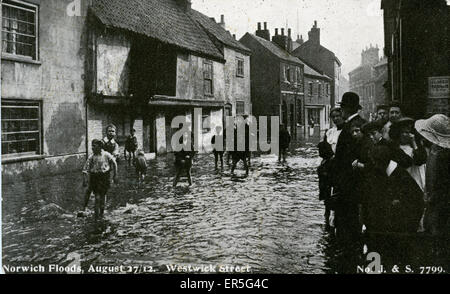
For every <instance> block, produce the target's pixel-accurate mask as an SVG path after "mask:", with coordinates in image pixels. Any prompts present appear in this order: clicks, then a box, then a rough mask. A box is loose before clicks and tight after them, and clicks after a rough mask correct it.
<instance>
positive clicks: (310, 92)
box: [308, 82, 313, 96]
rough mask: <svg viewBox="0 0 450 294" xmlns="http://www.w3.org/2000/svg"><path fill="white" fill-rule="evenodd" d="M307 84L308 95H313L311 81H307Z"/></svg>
mask: <svg viewBox="0 0 450 294" xmlns="http://www.w3.org/2000/svg"><path fill="white" fill-rule="evenodd" d="M308 86H309V88H308V94H309V96H312V95H313V83H311V82H309V83H308Z"/></svg>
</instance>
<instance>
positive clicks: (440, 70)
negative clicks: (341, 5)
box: [381, 0, 450, 118]
mask: <svg viewBox="0 0 450 294" xmlns="http://www.w3.org/2000/svg"><path fill="white" fill-rule="evenodd" d="M381 9H382V10H383V12H384V35H385V44H386V48H385V55H386V56H387V58H388V68H389V71H388V76H389V84H388V93H389V95H388V99H389V100H398V101H400V102H401V103H402V105H403V111H404V112H405V113H406V115H408V116H411V117H413V118H422V117H425V116H430V115H432V114H435V113H443V114H446V115H449V114H450V113H449V99H450V92H449V83H450V50H449V48H450V44H449V42H450V36H449V31H450V28H449V24H450V8H449V6H448V5H447V4H446V1H445V0H409V1H401V0H382V2H381Z"/></svg>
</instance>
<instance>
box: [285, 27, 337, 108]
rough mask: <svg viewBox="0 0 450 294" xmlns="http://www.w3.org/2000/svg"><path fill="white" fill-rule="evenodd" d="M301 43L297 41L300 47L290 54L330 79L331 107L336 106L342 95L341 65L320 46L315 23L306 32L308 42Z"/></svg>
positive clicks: (318, 32) (335, 57)
mask: <svg viewBox="0 0 450 294" xmlns="http://www.w3.org/2000/svg"><path fill="white" fill-rule="evenodd" d="M302 42H303V39H302V38H301V39H298V43H297V44H299V45H300V46H298V47H297V48H296V49H295V50H294V51H293V52H292V55H294V56H296V57H298V58H300V59H302V60H304V61H305V62H307V63H308V64H309V65H310V66H312V67H314V68H315V69H317V70H319V71H320V72H323V73H324V74H325V75H327V76H328V77H330V78H331V80H332V81H331V106H335V105H337V104H338V103H339V102H340V99H341V98H342V95H343V94H344V93H340V80H341V65H342V64H341V62H340V60H339V59H338V58H337V56H336V55H335V54H334V53H333V52H332V51H330V50H328V49H327V48H325V47H324V46H322V45H321V44H320V28H319V27H318V26H317V21H315V22H314V26H313V27H312V28H311V30H310V31H309V32H308V41H306V42H303V43H302ZM300 43H301V44H300Z"/></svg>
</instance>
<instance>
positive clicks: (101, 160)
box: [83, 140, 117, 220]
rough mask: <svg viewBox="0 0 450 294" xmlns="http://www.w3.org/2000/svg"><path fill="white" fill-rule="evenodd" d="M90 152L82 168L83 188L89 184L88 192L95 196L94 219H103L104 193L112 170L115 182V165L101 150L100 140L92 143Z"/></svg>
mask: <svg viewBox="0 0 450 294" xmlns="http://www.w3.org/2000/svg"><path fill="white" fill-rule="evenodd" d="M92 152H93V154H92V155H91V156H89V159H88V160H87V161H86V164H85V165H84V168H83V175H84V177H83V186H84V187H86V186H87V185H88V183H89V190H90V191H92V192H94V194H95V219H96V220H97V219H98V218H103V213H104V210H105V201H106V193H107V192H108V189H109V187H110V172H111V170H113V180H114V182H117V163H116V160H115V159H114V157H113V156H112V155H111V154H110V153H109V152H106V151H104V150H103V143H102V141H100V140H93V141H92Z"/></svg>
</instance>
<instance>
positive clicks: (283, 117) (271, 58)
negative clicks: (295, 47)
mask: <svg viewBox="0 0 450 294" xmlns="http://www.w3.org/2000/svg"><path fill="white" fill-rule="evenodd" d="M290 34H291V30H290V29H289V30H288V34H285V32H284V29H281V34H279V30H278V29H275V35H274V36H273V37H272V39H271V38H270V32H269V30H268V29H267V23H264V28H261V23H258V30H257V31H256V33H255V34H251V33H246V34H245V35H244V36H243V37H242V38H241V39H240V40H239V41H240V42H241V43H242V44H244V45H245V46H246V47H248V48H250V49H251V51H252V56H251V84H252V93H251V95H252V105H253V113H254V115H255V116H256V117H260V116H266V117H271V116H278V117H279V119H280V122H281V123H283V124H284V125H285V126H286V128H287V130H288V131H289V132H290V134H291V136H292V138H294V139H299V138H300V137H301V136H302V134H303V130H302V124H303V122H304V109H305V105H304V64H303V63H302V62H301V61H300V59H298V58H297V57H295V56H292V55H291V54H290V52H292V39H291V36H290Z"/></svg>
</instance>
